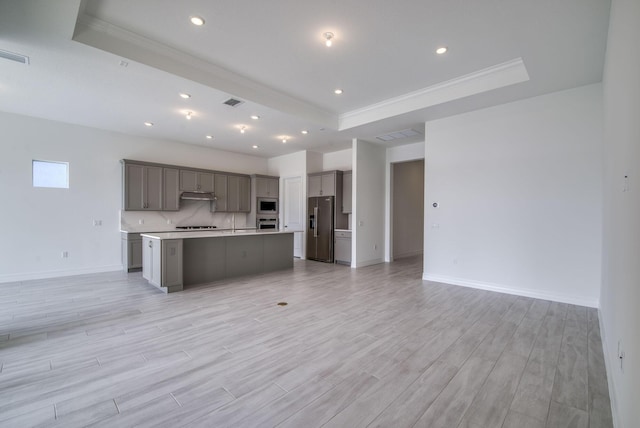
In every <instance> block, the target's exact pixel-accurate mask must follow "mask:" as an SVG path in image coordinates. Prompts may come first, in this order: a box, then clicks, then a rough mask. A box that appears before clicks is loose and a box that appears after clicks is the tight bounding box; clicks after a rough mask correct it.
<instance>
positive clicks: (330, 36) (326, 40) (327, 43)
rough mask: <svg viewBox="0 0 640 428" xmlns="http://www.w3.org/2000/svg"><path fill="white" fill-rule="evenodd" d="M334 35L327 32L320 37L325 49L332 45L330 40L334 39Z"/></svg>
mask: <svg viewBox="0 0 640 428" xmlns="http://www.w3.org/2000/svg"><path fill="white" fill-rule="evenodd" d="M334 36H335V34H333V33H332V32H330V31H327V32H326V33H324V34H323V35H322V37H323V38H324V44H325V46H326V47H328V48H330V47H331V45H332V44H333V41H332V39H333V38H334Z"/></svg>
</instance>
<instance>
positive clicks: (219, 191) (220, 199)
mask: <svg viewBox="0 0 640 428" xmlns="http://www.w3.org/2000/svg"><path fill="white" fill-rule="evenodd" d="M214 183H215V186H214V188H215V190H214V194H215V195H216V202H215V204H214V205H213V206H214V207H215V209H214V211H215V212H226V211H227V209H228V207H227V200H228V197H227V176H226V175H225V174H216V175H215V179H214Z"/></svg>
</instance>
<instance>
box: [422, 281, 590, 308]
mask: <svg viewBox="0 0 640 428" xmlns="http://www.w3.org/2000/svg"><path fill="white" fill-rule="evenodd" d="M422 279H423V280H425V281H433V282H442V283H444V284H451V285H460V286H462V287H470V288H477V289H480V290H488V291H496V292H498V293H506V294H514V295H516V296H524V297H533V298H534V299H543V300H551V301H554V302H560V303H569V304H572V305H579V306H587V307H589V308H598V307H599V306H600V302H599V301H598V299H585V298H584V297H579V296H568V295H565V294H560V293H549V292H545V291H539V290H531V289H527V288H516V287H509V286H507V285H503V284H492V283H489V282H481V281H473V280H469V279H461V278H453V277H449V276H441V275H432V274H428V273H423V274H422Z"/></svg>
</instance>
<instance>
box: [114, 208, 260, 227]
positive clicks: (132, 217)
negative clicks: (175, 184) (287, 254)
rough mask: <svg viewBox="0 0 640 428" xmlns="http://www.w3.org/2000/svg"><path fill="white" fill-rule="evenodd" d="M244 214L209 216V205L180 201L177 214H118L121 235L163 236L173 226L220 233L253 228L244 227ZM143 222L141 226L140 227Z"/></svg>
mask: <svg viewBox="0 0 640 428" xmlns="http://www.w3.org/2000/svg"><path fill="white" fill-rule="evenodd" d="M247 216H248V214H246V213H212V212H211V211H210V205H209V203H208V202H203V201H182V202H181V204H180V211H120V230H122V231H124V232H164V231H172V230H175V228H176V226H217V227H218V228H219V229H231V228H233V227H234V224H233V223H234V220H235V227H236V228H244V227H255V224H252V225H247ZM141 222H142V224H140V223H141Z"/></svg>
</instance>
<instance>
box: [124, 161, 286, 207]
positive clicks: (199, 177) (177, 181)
mask: <svg viewBox="0 0 640 428" xmlns="http://www.w3.org/2000/svg"><path fill="white" fill-rule="evenodd" d="M121 162H122V165H123V169H122V170H123V176H124V177H123V183H124V185H123V187H124V190H123V206H124V209H125V210H126V211H178V210H180V195H181V194H182V192H212V193H213V194H214V195H215V196H216V198H217V200H216V202H215V204H213V203H212V204H211V211H213V212H246V213H248V212H250V211H251V177H250V176H248V175H243V174H233V173H228V174H227V173H225V172H218V171H207V170H198V169H187V168H183V167H180V166H175V165H164V164H157V163H151V162H144V161H135V160H128V159H122V161H121ZM271 178H272V179H273V177H271ZM277 184H278V179H277V178H275V186H274V185H273V183H270V184H269V185H267V191H268V192H273V191H274V188H275V189H276V190H277V188H278V187H277Z"/></svg>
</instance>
